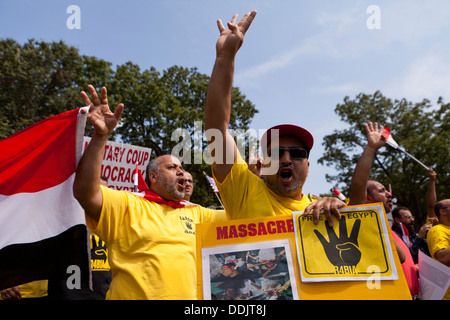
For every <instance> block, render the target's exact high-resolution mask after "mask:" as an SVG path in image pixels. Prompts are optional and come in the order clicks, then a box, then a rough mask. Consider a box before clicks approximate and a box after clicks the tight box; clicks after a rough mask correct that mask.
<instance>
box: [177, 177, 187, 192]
mask: <svg viewBox="0 0 450 320" xmlns="http://www.w3.org/2000/svg"><path fill="white" fill-rule="evenodd" d="M177 188H178V190H180V191H182V190H184V189H185V188H186V184H185V180H184V178H182V177H181V178H178V180H177Z"/></svg>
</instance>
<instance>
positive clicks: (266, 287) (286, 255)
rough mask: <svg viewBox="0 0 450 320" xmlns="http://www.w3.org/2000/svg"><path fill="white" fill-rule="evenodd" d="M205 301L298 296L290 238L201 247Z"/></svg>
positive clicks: (292, 297) (288, 298)
mask: <svg viewBox="0 0 450 320" xmlns="http://www.w3.org/2000/svg"><path fill="white" fill-rule="evenodd" d="M202 270H203V296H204V299H205V300H293V299H295V300H296V299H298V294H297V289H296V281H295V275H294V270H293V265H292V257H291V250H290V247H289V241H287V240H274V241H266V242H254V243H247V244H237V245H230V246H222V247H211V248H203V249H202Z"/></svg>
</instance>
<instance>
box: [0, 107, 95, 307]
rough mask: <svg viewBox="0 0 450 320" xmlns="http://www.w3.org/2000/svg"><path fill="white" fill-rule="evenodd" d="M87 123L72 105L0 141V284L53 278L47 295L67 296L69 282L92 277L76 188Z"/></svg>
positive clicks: (82, 282)
mask: <svg viewBox="0 0 450 320" xmlns="http://www.w3.org/2000/svg"><path fill="white" fill-rule="evenodd" d="M85 124H86V115H85V114H82V113H80V109H74V110H71V111H67V112H64V113H61V114H58V115H55V116H53V117H50V118H47V119H44V120H42V121H40V122H38V123H36V124H34V125H32V126H30V127H28V128H26V129H24V130H22V131H20V132H18V133H16V134H14V135H12V136H10V137H8V138H6V139H3V140H1V141H0V150H1V152H0V289H5V288H10V287H12V286H15V285H19V284H23V283H27V282H31V281H34V280H41V279H49V296H50V295H51V291H52V290H54V293H55V294H57V295H58V297H60V298H64V296H63V295H64V293H61V290H63V289H67V284H68V283H70V286H71V288H72V289H73V288H75V289H76V288H77V286H79V285H80V283H81V285H83V286H84V285H86V284H87V283H89V242H88V233H87V229H86V225H85V217H84V211H83V209H82V208H81V206H80V205H79V203H78V201H77V200H76V199H75V198H74V196H73V191H72V187H73V182H74V178H75V171H76V168H77V164H78V161H79V160H80V158H81V153H82V147H83V136H84V129H85ZM70 266H72V267H70ZM69 267H70V268H69ZM78 275H79V276H78ZM80 276H81V279H80ZM71 277H72V278H71ZM77 277H78V279H77ZM77 281H78V282H77ZM51 285H52V287H51V288H50V286H51ZM69 289H70V288H69Z"/></svg>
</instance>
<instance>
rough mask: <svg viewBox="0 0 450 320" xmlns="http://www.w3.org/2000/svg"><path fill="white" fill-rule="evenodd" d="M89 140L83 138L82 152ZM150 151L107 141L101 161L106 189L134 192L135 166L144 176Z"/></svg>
mask: <svg viewBox="0 0 450 320" xmlns="http://www.w3.org/2000/svg"><path fill="white" fill-rule="evenodd" d="M90 141H91V138H89V137H84V150H86V147H87V146H88V144H89V142H90ZM151 151H152V149H150V148H144V147H138V146H133V145H130V144H124V143H119V142H112V141H108V143H107V144H106V147H105V152H104V154H103V161H102V176H104V177H105V178H106V179H108V187H109V188H112V189H116V190H125V191H130V192H133V191H134V179H133V178H134V172H135V170H136V165H137V166H138V168H139V171H140V172H141V173H142V175H143V176H145V169H146V166H147V164H148V161H149V159H150V154H151Z"/></svg>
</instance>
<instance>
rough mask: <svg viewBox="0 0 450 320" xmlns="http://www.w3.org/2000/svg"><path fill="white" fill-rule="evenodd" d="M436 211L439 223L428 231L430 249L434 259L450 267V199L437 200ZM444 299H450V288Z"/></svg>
mask: <svg viewBox="0 0 450 320" xmlns="http://www.w3.org/2000/svg"><path fill="white" fill-rule="evenodd" d="M434 212H435V214H436V216H437V217H438V219H439V224H437V225H435V226H434V227H432V228H431V229H430V230H429V231H428V234H427V243H428V250H429V251H430V254H431V257H432V258H433V259H435V260H437V261H439V262H440V263H442V264H444V265H446V266H447V267H450V199H445V200H441V201H439V202H437V203H436V205H435V206H434ZM443 299H444V300H450V288H448V289H447V292H446V294H445V295H444V298H443Z"/></svg>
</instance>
